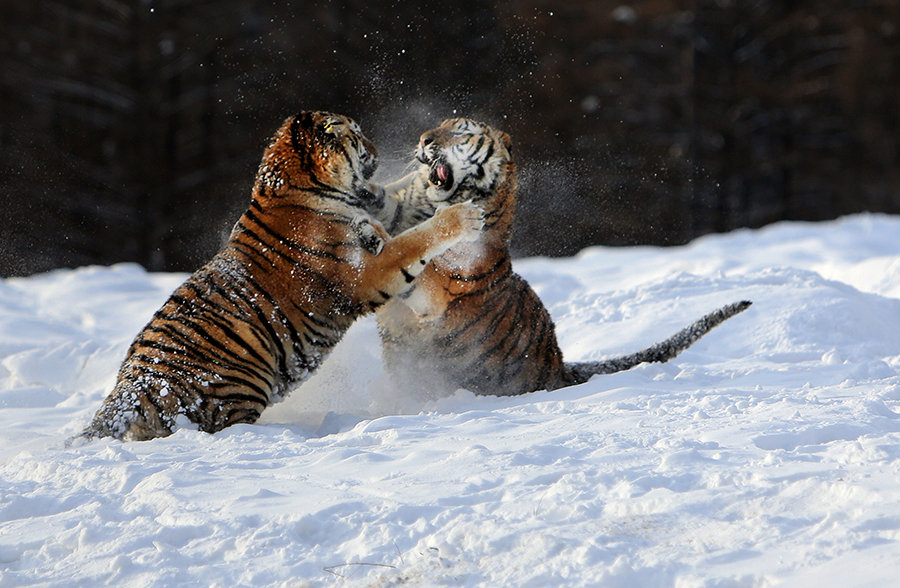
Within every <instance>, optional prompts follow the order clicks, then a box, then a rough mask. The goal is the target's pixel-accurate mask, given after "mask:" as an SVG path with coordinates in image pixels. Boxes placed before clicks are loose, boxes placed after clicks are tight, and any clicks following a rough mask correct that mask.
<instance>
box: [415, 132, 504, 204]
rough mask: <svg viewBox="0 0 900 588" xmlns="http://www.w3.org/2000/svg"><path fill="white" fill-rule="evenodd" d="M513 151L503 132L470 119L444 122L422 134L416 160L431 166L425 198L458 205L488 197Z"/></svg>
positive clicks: (429, 167)
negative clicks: (462, 202)
mask: <svg viewBox="0 0 900 588" xmlns="http://www.w3.org/2000/svg"><path fill="white" fill-rule="evenodd" d="M511 151H512V142H511V140H510V138H509V135H507V134H506V133H504V132H503V131H498V130H496V129H494V128H491V127H490V126H488V125H486V124H484V123H480V122H477V121H474V120H472V119H468V118H451V119H448V120H445V121H444V122H442V123H441V126H439V127H437V128H434V129H431V130H430V131H426V132H425V133H423V134H422V136H421V137H420V139H419V145H418V147H417V148H416V159H418V160H419V161H420V162H421V163H422V164H423V165H425V166H428V183H429V185H428V188H427V190H426V197H427V198H428V200H430V201H432V202H448V203H455V202H461V201H463V200H468V199H474V200H478V199H479V198H480V197H486V196H489V195H490V194H492V193H493V191H494V188H495V187H496V183H497V180H498V178H500V176H501V175H502V173H503V172H504V170H505V165H504V164H506V163H507V162H509V161H510V159H511V156H510V153H511ZM423 171H424V170H423Z"/></svg>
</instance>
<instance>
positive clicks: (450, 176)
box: [370, 118, 751, 396]
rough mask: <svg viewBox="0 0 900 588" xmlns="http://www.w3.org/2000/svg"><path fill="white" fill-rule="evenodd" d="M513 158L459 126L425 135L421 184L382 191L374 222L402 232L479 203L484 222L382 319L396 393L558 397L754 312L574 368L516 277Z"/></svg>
mask: <svg viewBox="0 0 900 588" xmlns="http://www.w3.org/2000/svg"><path fill="white" fill-rule="evenodd" d="M511 151H512V144H511V139H510V137H509V135H508V134H506V133H505V132H503V131H500V130H497V129H494V128H492V127H490V126H489V125H487V124H485V123H481V122H477V121H474V120H471V119H467V118H453V119H449V120H445V121H444V122H443V123H441V125H440V126H438V127H437V128H434V129H432V130H429V131H427V132H425V133H423V134H422V135H421V137H420V139H419V142H418V145H417V147H416V152H415V153H416V154H415V158H416V162H417V163H416V164H414V165H416V166H417V167H416V168H415V169H414V170H413V171H412V172H411V173H410V174H408V175H407V176H405V177H403V178H401V179H400V180H398V181H396V182H394V183H392V184H388V185H386V186H382V187H378V186H375V185H372V186H371V190H370V191H372V192H373V193H376V192H377V193H378V195H379V197H378V198H375V199H373V200H372V204H371V206H370V212H372V213H373V214H374V215H375V216H376V218H378V219H379V220H381V221H382V223H383V224H384V226H385V228H386V229H387V230H388V231H390V232H392V233H393V232H397V231H402V230H404V229H405V228H406V227H408V226H410V225H411V224H414V223H417V222H421V220H422V219H425V218H428V217H429V216H430V215H432V214H434V213H435V212H436V211H437V210H439V207H440V206H442V205H446V204H451V203H455V202H462V201H469V200H471V201H472V202H475V203H476V204H479V205H481V206H482V208H483V209H484V211H485V224H484V228H483V230H482V232H481V235H480V238H479V239H478V240H476V241H467V242H465V243H459V244H457V245H454V246H453V247H452V248H451V249H449V250H448V251H446V252H444V253H443V254H441V255H439V256H437V257H435V258H434V259H432V260H431V262H430V263H429V264H428V266H427V267H426V268H425V270H424V271H423V272H422V273H421V274H420V275H419V276H418V277H417V278H416V279H415V281H414V282H413V287H412V288H411V289H410V290H407V291H405V292H404V293H403V294H402V295H401V296H398V297H395V298H393V299H392V300H390V301H388V302H387V303H386V304H384V305H383V306H382V307H381V308H379V309H378V311H377V313H376V317H377V325H378V331H379V333H380V337H381V341H382V358H383V362H384V364H385V368H386V371H387V372H388V374H389V376H390V377H391V379H392V380H393V381H394V382H395V383H397V384H399V385H400V386H402V387H405V388H407V389H412V390H416V389H418V390H422V391H426V390H429V391H431V392H432V394H433V395H435V396H439V395H444V394H448V393H452V392H453V391H455V390H457V389H460V388H463V389H467V390H469V391H472V392H474V393H475V394H478V395H495V396H507V395H518V394H524V393H527V392H532V391H536V390H554V389H557V388H562V387H564V386H571V385H574V384H580V383H583V382H586V381H587V380H588V379H589V378H591V377H592V376H593V375H596V374H610V373H614V372H619V371H622V370H627V369H630V368H632V367H634V366H636V365H638V364H640V363H643V362H665V361H668V360H670V359H672V358H674V357H676V356H677V355H678V354H679V353H681V352H682V351H683V350H685V349H687V348H688V347H689V346H690V345H692V344H693V343H694V342H695V341H696V340H697V339H699V338H700V337H702V336H703V335H704V334H706V333H707V332H708V331H709V330H710V329H712V328H714V327H715V326H717V325H718V324H720V323H721V322H722V321H724V320H726V319H728V318H730V317H732V316H734V315H736V314H738V313H740V312H742V311H743V310H745V309H746V308H747V307H749V306H750V304H751V302H750V301H740V302H736V303H734V304H729V305H727V306H724V307H722V308H719V309H718V310H716V311H714V312H712V313H710V314H708V315H706V316H704V317H702V318H701V319H699V320H697V321H695V322H694V323H692V324H691V325H690V326H688V327H687V328H685V329H682V330H681V331H679V332H678V333H676V334H675V335H673V336H672V337H669V338H668V339H666V340H665V341H662V342H660V343H657V344H655V345H653V346H651V347H649V348H647V349H644V350H642V351H639V352H637V353H634V354H631V355H627V356H624V357H618V358H613V359H609V360H606V361H599V362H565V361H564V360H563V354H562V352H561V350H560V347H559V344H558V342H557V338H556V333H555V326H554V323H553V321H552V319H551V317H550V314H549V313H548V311H547V309H546V308H545V307H544V305H543V304H542V302H541V300H540V298H539V297H538V296H537V294H536V293H535V292H534V291H533V290H532V289H531V287H530V286H529V285H528V283H527V282H526V281H525V280H524V279H523V278H521V277H520V276H519V275H517V274H516V273H515V272H514V271H513V270H512V264H511V259H510V253H509V242H510V236H511V233H512V226H513V217H514V214H515V208H516V200H517V183H516V164H515V162H514V161H513V159H512V157H511Z"/></svg>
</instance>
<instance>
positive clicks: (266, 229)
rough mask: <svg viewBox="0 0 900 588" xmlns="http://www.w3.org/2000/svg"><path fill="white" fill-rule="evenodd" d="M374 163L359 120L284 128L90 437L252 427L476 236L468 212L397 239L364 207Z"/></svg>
mask: <svg viewBox="0 0 900 588" xmlns="http://www.w3.org/2000/svg"><path fill="white" fill-rule="evenodd" d="M376 166H377V152H376V150H375V147H374V145H372V143H371V142H370V141H369V140H368V139H367V138H366V137H365V136H364V135H363V134H362V132H361V131H360V128H359V126H358V125H357V124H356V122H354V121H353V120H351V119H349V118H347V117H344V116H340V115H337V114H331V113H327V112H301V113H300V114H298V115H297V116H293V117H290V118H288V119H287V120H285V121H284V123H283V124H282V125H281V127H280V128H279V129H278V131H277V132H276V133H275V135H274V136H273V137H272V139H271V140H270V142H269V144H268V146H267V147H266V149H265V151H264V153H263V157H262V162H261V164H260V166H259V170H258V172H257V174H256V179H255V182H254V185H253V189H252V194H251V201H250V206H249V209H248V210H247V211H246V212H245V213H244V214H243V215H242V216H241V217H240V219H239V220H238V222H237V223H236V225H235V227H234V229H233V231H232V233H231V236H230V238H229V239H228V241H227V243H225V245H224V247H223V248H222V249H221V251H219V252H218V253H217V254H216V255H215V257H213V258H212V260H211V261H209V262H208V263H207V264H206V265H204V266H203V267H201V268H200V269H199V270H197V271H196V272H195V273H194V274H193V275H191V276H190V277H189V278H188V279H187V281H185V282H184V284H182V285H181V286H180V287H178V288H177V289H176V290H175V292H174V293H173V294H172V295H171V296H170V297H169V299H168V300H167V301H166V302H165V304H163V306H162V308H160V309H159V310H158V311H157V312H156V314H155V315H154V316H153V318H152V319H151V320H150V322H149V323H148V324H147V326H145V327H144V329H143V330H142V331H141V332H140V333H139V334H138V335H137V337H136V339H135V340H134V342H133V343H132V345H131V347H130V348H129V349H128V353H127V356H126V359H125V361H124V363H123V364H122V366H121V368H120V370H119V373H118V379H117V382H116V385H115V388H114V389H113V390H112V392H111V393H110V394H109V396H108V397H107V398H106V399H105V400H104V401H103V403H102V405H101V406H100V409H99V410H98V411H97V413H96V415H95V416H94V418H93V421H92V422H91V423H90V425H89V426H88V427H87V428H86V429H85V431H84V432H83V433H82V436H84V437H87V438H93V437H105V436H112V437H118V438H122V439H125V440H145V439H151V438H154V437H160V436H166V435H169V434H170V433H172V432H173V430H174V429H175V428H176V426H178V425H180V424H184V423H186V422H188V421H189V422H191V423H195V424H196V425H197V426H198V427H199V429H200V430H202V431H206V432H209V433H212V432H215V431H219V430H221V429H223V428H225V427H228V426H229V425H233V424H235V423H252V422H254V421H255V420H256V419H257V418H258V417H259V416H260V413H261V412H262V411H263V409H264V408H265V407H266V406H268V405H269V404H271V403H272V402H274V401H276V400H279V399H280V398H281V397H283V396H284V395H285V394H286V393H287V392H288V391H289V390H290V389H291V388H292V387H294V386H296V385H297V384H299V383H300V382H302V381H304V380H305V379H306V378H307V377H308V376H309V375H310V374H311V373H312V372H313V371H314V370H315V369H316V368H317V367H318V366H319V364H320V363H321V362H322V361H323V360H324V359H325V357H326V356H327V355H328V353H329V352H330V351H331V349H332V348H333V347H334V346H335V344H337V342H338V340H339V339H340V338H341V337H342V336H343V334H344V333H345V331H346V330H347V328H348V327H349V326H350V324H351V323H352V322H353V321H354V320H355V319H356V318H357V317H359V316H361V315H363V314H366V313H369V312H371V311H373V310H374V309H376V308H377V307H379V306H380V305H382V304H384V303H385V302H387V301H389V300H390V299H391V298H392V297H393V296H395V295H396V294H398V293H399V292H401V291H403V290H404V289H406V288H408V287H409V283H410V282H411V281H412V280H413V279H414V277H415V276H416V275H418V274H419V273H420V272H421V271H422V269H423V268H424V267H425V265H426V263H427V262H428V261H429V260H430V259H431V258H432V257H434V256H435V255H437V254H440V253H442V252H444V251H445V250H447V248H449V247H451V246H453V245H454V244H456V243H459V242H461V241H463V240H465V239H474V238H477V236H478V235H479V234H480V230H481V227H482V225H483V224H484V220H483V218H482V214H483V211H482V210H481V209H480V208H479V207H478V206H476V205H473V204H469V203H463V204H459V205H455V206H451V207H448V208H445V209H443V210H441V211H439V212H438V213H437V214H435V215H434V217H433V218H431V219H430V220H428V221H426V222H425V223H423V224H421V225H419V226H416V227H412V228H409V230H406V231H404V232H402V233H400V234H399V235H397V236H396V237H394V238H390V237H389V236H388V235H387V233H386V232H385V231H384V229H383V228H382V227H381V225H380V224H379V223H377V221H375V220H374V219H372V218H371V217H370V216H369V215H368V214H367V213H366V212H365V210H364V209H363V208H362V205H363V204H366V203H367V199H370V198H371V197H372V196H373V194H372V193H371V192H369V191H368V189H367V181H368V179H369V178H370V177H371V176H372V173H373V172H374V171H375V168H376Z"/></svg>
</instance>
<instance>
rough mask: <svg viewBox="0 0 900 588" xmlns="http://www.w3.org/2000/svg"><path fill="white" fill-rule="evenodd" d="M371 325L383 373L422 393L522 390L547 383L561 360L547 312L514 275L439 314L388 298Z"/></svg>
mask: <svg viewBox="0 0 900 588" xmlns="http://www.w3.org/2000/svg"><path fill="white" fill-rule="evenodd" d="M417 306H422V305H421V304H418V305H417ZM425 306H427V304H426V305H425ZM378 325H379V331H380V333H381V338H382V355H383V359H384V363H385V367H386V369H387V371H388V373H389V374H390V375H391V378H392V379H393V380H394V382H395V383H396V384H397V385H398V386H401V387H402V388H404V389H405V390H410V391H414V392H417V393H419V394H422V395H424V396H425V397H439V396H444V395H447V394H450V393H452V392H454V391H455V390H457V389H459V388H464V389H467V390H470V391H472V392H474V393H476V394H480V395H496V396H507V395H515V394H524V393H526V392H532V391H535V390H540V389H544V388H547V387H548V386H551V385H552V384H553V383H554V382H555V381H556V379H557V378H558V376H559V371H560V369H561V366H562V354H561V352H560V350H559V347H558V345H557V342H556V335H555V332H554V328H553V323H552V321H551V320H550V316H549V314H548V313H547V311H546V309H545V308H544V306H543V305H542V304H541V302H540V300H539V299H538V298H537V296H536V295H535V294H534V292H533V291H532V290H531V289H530V288H529V287H528V285H527V283H525V282H524V280H522V279H521V278H519V277H518V276H516V275H515V274H512V275H511V277H510V279H508V280H504V281H503V282H501V283H499V284H496V285H495V286H494V287H493V288H491V289H490V290H489V291H486V292H484V293H483V294H480V295H478V296H465V297H459V298H457V299H455V300H453V301H451V303H450V304H449V306H447V308H446V310H445V311H444V312H443V313H441V314H439V315H426V316H423V315H421V314H419V313H417V312H416V310H414V308H411V307H410V306H409V305H407V304H405V303H404V302H403V301H401V300H394V301H391V302H390V303H388V304H386V305H385V307H384V308H383V309H382V310H381V311H379V313H378Z"/></svg>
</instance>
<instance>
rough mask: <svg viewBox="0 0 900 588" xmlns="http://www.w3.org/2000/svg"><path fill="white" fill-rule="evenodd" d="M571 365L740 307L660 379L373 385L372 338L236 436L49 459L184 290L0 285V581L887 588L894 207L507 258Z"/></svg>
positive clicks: (893, 419) (898, 514) (898, 359)
mask: <svg viewBox="0 0 900 588" xmlns="http://www.w3.org/2000/svg"><path fill="white" fill-rule="evenodd" d="M516 269H517V270H518V271H519V273H521V274H522V275H523V276H525V277H526V278H527V279H528V281H529V282H530V283H531V284H532V285H533V286H534V287H535V289H536V290H537V292H538V293H539V294H540V295H541V297H542V299H543V300H544V302H545V303H546V305H547V307H548V308H549V309H550V311H551V313H552V315H553V317H554V319H555V320H556V323H557V330H558V334H559V338H560V343H561V345H562V347H563V350H564V351H565V353H566V357H567V358H568V359H572V360H578V359H597V358H603V357H608V356H613V355H620V354H624V353H628V352H631V351H634V350H637V349H639V348H642V347H644V346H646V345H649V344H650V343H653V342H654V341H657V340H659V339H662V338H664V337H666V336H668V335H670V334H671V333H673V332H675V331H677V330H678V329H679V328H681V327H683V326H685V325H686V324H688V323H689V322H691V321H692V320H694V319H695V318H698V317H699V316H701V315H702V314H704V313H706V312H708V311H710V310H713V309H714V308H716V307H718V306H720V305H722V304H725V303H729V302H733V301H736V300H740V299H750V300H753V301H754V305H753V306H752V307H751V308H750V309H749V310H747V311H746V312H744V313H743V314H741V315H739V316H737V317H735V318H733V319H731V320H730V321H727V322H726V323H724V324H723V325H721V326H720V327H718V328H717V329H715V330H714V331H713V332H711V333H710V334H709V335H707V336H706V338H704V339H702V340H701V341H700V342H698V343H697V344H696V345H695V346H694V347H693V348H691V349H689V350H688V351H686V352H685V353H683V354H682V355H681V356H680V357H679V358H677V359H676V360H674V361H673V362H671V363H669V364H665V365H641V366H639V367H637V368H635V369H633V370H631V371H629V372H625V373H620V374H616V375H610V376H600V377H595V378H594V379H593V380H592V381H590V382H588V383H586V384H583V385H581V386H575V387H572V388H567V389H563V390H557V391H555V392H537V393H534V394H529V395H526V396H521V397H514V398H495V397H475V396H474V395H472V394H471V393H468V392H465V391H459V392H457V394H456V395H454V396H453V397H451V398H445V399H441V400H439V401H437V402H433V401H432V402H430V403H425V402H424V401H421V400H418V399H417V396H416V394H415V393H413V392H410V391H401V390H397V389H395V388H393V387H391V386H390V384H389V383H388V380H387V377H386V375H385V374H384V372H383V369H382V367H381V363H380V359H379V345H378V338H377V334H376V331H375V327H374V322H373V320H372V319H367V320H364V321H361V322H360V323H358V324H357V325H355V326H354V328H353V329H352V330H351V331H350V333H349V334H348V335H347V337H346V339H345V340H344V341H343V342H342V343H341V345H340V346H339V347H338V348H337V349H336V350H335V352H334V354H333V356H332V357H331V359H329V361H328V362H327V363H326V365H325V366H324V367H323V368H322V369H321V370H320V372H319V374H317V376H316V377H315V378H314V379H313V380H311V381H310V382H308V383H307V384H306V385H304V386H302V387H301V388H299V389H298V390H296V391H295V392H294V394H293V396H292V397H291V398H290V399H289V400H288V401H286V402H284V403H282V404H281V405H278V406H276V407H273V408H271V409H269V411H268V412H267V413H266V414H265V415H264V416H263V419H262V420H261V422H260V423H258V424H256V425H252V426H236V427H233V428H231V429H227V430H225V431H223V432H221V433H218V434H216V435H207V434H204V433H200V432H197V431H192V430H181V431H178V432H177V433H176V434H174V435H172V436H171V437H168V438H165V439H158V440H155V441H148V442H143V443H121V442H119V441H114V440H102V441H96V442H92V443H88V444H86V445H83V446H79V447H75V448H70V449H66V448H65V447H64V446H63V443H64V440H65V439H66V438H67V437H69V436H70V435H72V434H74V433H76V432H78V431H79V430H80V429H81V428H82V427H83V426H84V425H85V424H86V423H87V422H88V420H89V418H90V417H91V415H92V414H93V412H94V410H96V408H97V406H98V405H99V403H100V401H101V400H102V399H103V398H104V396H105V395H106V394H107V393H108V391H109V390H110V388H111V387H112V384H113V381H114V378H115V373H116V370H117V368H118V364H119V362H120V361H121V360H122V358H123V356H124V353H125V350H126V347H127V346H128V344H129V343H130V341H131V339H132V338H133V336H134V335H135V334H136V333H137V331H138V330H139V329H140V327H141V326H143V324H144V323H145V322H146V321H147V319H148V318H149V317H150V315H151V314H152V313H153V312H154V311H155V310H156V308H157V307H158V306H159V305H160V304H161V303H162V301H163V300H164V299H165V297H166V296H167V295H168V294H169V292H170V291H171V290H172V289H173V288H174V287H175V286H176V285H177V284H178V283H179V282H180V281H181V280H182V279H183V277H184V276H183V275H168V274H167V275H162V274H148V273H146V272H144V271H143V270H142V269H141V268H139V267H137V266H134V265H117V266H114V267H88V268H82V269H78V270H65V271H55V272H51V273H48V274H43V275H39V276H33V277H30V278H24V279H8V280H5V281H0V586H22V585H30V584H39V585H44V586H70V585H81V586H97V585H120V586H175V585H178V586H226V587H230V586H282V585H283V586H327V585H350V586H357V585H359V586H369V585H372V586H393V585H411V586H419V585H425V586H433V585H451V586H492V587H493V586H516V587H521V586H613V587H638V586H639V587H652V586H679V587H687V586H728V587H731V586H770V585H777V584H784V585H787V586H815V587H816V588H821V587H823V586H840V587H842V588H845V587H849V586H860V587H862V586H888V585H897V584H896V582H897V581H898V578H900V217H887V216H878V215H860V216H854V217H848V218H845V219H841V220H838V221H835V222H830V223H823V224H803V223H782V224H778V225H774V226H771V227H768V228H765V229H762V230H757V231H749V230H742V231H737V232H735V233H731V234H728V235H718V236H709V237H705V238H702V239H700V240H698V241H696V242H694V243H692V244H690V245H688V246H685V247H678V248H671V249H658V248H649V247H635V248H625V249H611V248H592V249H589V250H586V251H584V252H582V253H581V254H580V255H578V256H576V257H574V258H569V259H555V260H551V259H528V260H521V261H519V262H517V263H516Z"/></svg>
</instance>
